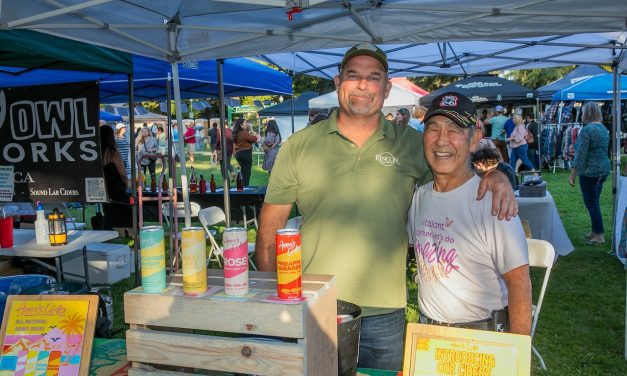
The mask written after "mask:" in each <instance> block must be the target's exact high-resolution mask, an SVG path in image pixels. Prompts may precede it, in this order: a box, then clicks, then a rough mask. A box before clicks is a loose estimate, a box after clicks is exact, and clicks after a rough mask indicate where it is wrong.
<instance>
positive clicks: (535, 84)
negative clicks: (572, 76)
mask: <svg viewBox="0 0 627 376" xmlns="http://www.w3.org/2000/svg"><path fill="white" fill-rule="evenodd" d="M573 69H575V66H574V65H569V66H565V67H555V68H538V69H522V70H516V71H510V72H507V73H505V75H504V76H505V78H507V79H509V80H513V81H516V82H518V83H519V84H521V85H523V86H526V87H528V88H531V89H537V88H539V87H542V86H544V85H548V84H550V83H551V82H553V81H555V80H559V79H560V78H562V77H564V76H565V75H566V74H568V73H569V72H570V71H572V70H573Z"/></svg>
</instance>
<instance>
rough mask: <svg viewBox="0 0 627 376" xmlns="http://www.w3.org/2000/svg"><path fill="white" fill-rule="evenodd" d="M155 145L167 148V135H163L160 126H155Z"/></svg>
mask: <svg viewBox="0 0 627 376" xmlns="http://www.w3.org/2000/svg"><path fill="white" fill-rule="evenodd" d="M157 145H159V147H160V148H167V147H168V135H167V134H166V133H165V130H164V129H163V126H162V125H158V126H157Z"/></svg>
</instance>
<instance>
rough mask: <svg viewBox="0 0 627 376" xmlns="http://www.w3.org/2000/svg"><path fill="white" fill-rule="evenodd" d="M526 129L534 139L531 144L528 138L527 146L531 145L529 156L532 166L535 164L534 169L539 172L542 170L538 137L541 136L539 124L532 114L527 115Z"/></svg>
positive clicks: (528, 151)
mask: <svg viewBox="0 0 627 376" xmlns="http://www.w3.org/2000/svg"><path fill="white" fill-rule="evenodd" d="M525 129H527V134H530V135H531V138H532V139H533V141H532V142H529V136H528V137H527V145H529V149H528V150H527V156H528V157H529V160H530V161H531V164H533V167H534V169H535V170H536V171H538V170H540V151H539V150H538V137H540V135H539V133H538V122H536V120H535V119H534V118H533V114H532V113H531V112H529V113H527V115H525Z"/></svg>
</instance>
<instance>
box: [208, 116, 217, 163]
mask: <svg viewBox="0 0 627 376" xmlns="http://www.w3.org/2000/svg"><path fill="white" fill-rule="evenodd" d="M208 136H209V149H210V150H211V163H216V161H217V159H216V143H217V142H218V123H216V122H213V123H211V128H209V131H208Z"/></svg>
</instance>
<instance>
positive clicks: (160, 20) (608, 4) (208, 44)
mask: <svg viewBox="0 0 627 376" xmlns="http://www.w3.org/2000/svg"><path fill="white" fill-rule="evenodd" d="M285 4H286V3H285V1H283V0H267V1H259V0H229V1H197V0H126V1H113V0H100V1H87V2H77V1H75V0H73V1H69V0H64V1H55V2H51V1H45V0H21V1H19V2H4V3H3V4H2V12H1V13H0V23H2V25H3V26H4V27H5V28H6V29H17V28H28V29H33V30H39V31H42V32H46V33H50V34H55V35H60V36H65V37H68V38H71V39H76V40H82V41H88V42H91V43H96V44H99V45H102V46H107V47H111V48H115V49H119V50H122V51H127V52H133V53H136V54H139V55H143V56H151V57H154V58H157V59H162V60H166V61H167V60H170V59H174V60H182V61H190V60H205V59H212V58H227V57H239V56H256V55H260V54H269V53H276V52H293V51H310V50H316V49H320V48H346V47H350V46H351V45H353V44H356V43H360V42H373V43H376V44H385V45H392V44H396V45H399V46H400V45H401V44H402V45H403V46H407V45H409V46H412V45H422V44H424V43H431V42H443V41H448V42H460V43H463V42H464V41H491V40H494V39H495V38H497V39H500V40H504V39H511V40H514V41H513V42H511V43H512V44H514V45H516V46H520V45H521V43H523V44H524V43H525V41H524V39H525V38H531V37H537V36H542V35H553V34H554V33H555V30H559V32H560V34H562V35H572V34H581V33H590V32H595V33H602V32H616V31H621V30H624V29H625V17H626V16H627V2H625V1H624V0H605V1H602V2H590V1H589V0H553V1H526V2H521V1H517V0H482V1H477V2H473V3H472V4H470V3H468V2H467V1H466V0H423V1H420V2H415V1H409V0H386V1H376V2H373V1H367V0H353V1H346V2H344V1H333V0H309V7H305V9H304V10H303V12H302V13H296V14H294V19H293V20H289V19H288V17H287V15H286V8H285V6H286V5H285ZM551 41H552V37H546V40H544V41H543V42H542V43H548V42H551ZM506 43H509V41H507V42H506ZM571 43H581V42H580V41H577V40H575V41H571ZM425 46H426V47H427V49H426V53H427V55H428V56H431V57H432V59H431V62H427V63H428V64H427V65H426V66H423V65H419V66H418V67H417V68H416V70H419V71H420V70H424V71H425V73H420V72H418V73H412V74H433V72H431V70H430V69H429V68H430V67H432V66H433V64H435V65H436V66H437V65H440V64H441V60H445V61H444V65H448V64H450V65H451V66H453V65H455V64H453V63H454V61H455V60H456V59H458V58H463V59H464V60H471V62H472V61H473V59H474V58H475V56H474V55H472V54H470V55H467V56H462V55H461V54H462V52H458V50H459V51H461V50H462V49H461V48H458V47H455V48H453V49H452V50H451V49H447V52H445V50H444V49H443V48H442V45H440V46H439V49H441V50H438V46H437V45H425ZM540 47H542V46H540ZM544 47H549V48H548V50H553V51H555V52H553V53H551V52H550V51H549V53H548V54H549V55H555V56H553V57H552V58H553V59H557V58H558V56H559V53H560V51H561V49H560V48H557V46H546V45H544ZM398 48H403V47H398ZM474 50H480V48H474ZM455 55H457V56H455ZM500 55H501V56H502V57H503V58H504V59H506V60H507V59H508V58H509V56H508V54H507V53H501V54H500ZM526 56H527V57H531V58H532V59H533V58H534V57H535V56H536V55H535V54H534V55H530V54H526ZM443 58H444V59H443ZM516 59H517V58H516ZM416 61H420V62H425V61H426V60H416ZM434 61H435V62H434ZM468 63H470V62H468ZM519 63H520V61H519V60H510V65H517V64H519ZM539 63H540V64H541V63H542V62H541V61H540V62H539ZM411 64H412V60H409V63H408V64H406V65H411ZM468 65H471V64H468ZM480 69H484V70H485V68H480ZM470 73H477V72H476V70H475V71H473V72H470ZM455 74H463V72H461V73H455Z"/></svg>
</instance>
